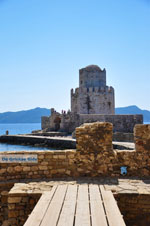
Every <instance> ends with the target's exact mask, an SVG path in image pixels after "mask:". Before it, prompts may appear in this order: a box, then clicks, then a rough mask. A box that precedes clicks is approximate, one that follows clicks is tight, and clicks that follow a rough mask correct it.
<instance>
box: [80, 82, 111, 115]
mask: <svg viewBox="0 0 150 226" xmlns="http://www.w3.org/2000/svg"><path fill="white" fill-rule="evenodd" d="M78 98H79V100H78V104H79V107H78V108H79V112H78V113H79V114H106V115H109V114H114V108H115V103H114V89H113V88H112V87H108V86H106V87H95V88H94V87H89V88H84V87H83V88H82V87H81V88H79V97H78Z"/></svg>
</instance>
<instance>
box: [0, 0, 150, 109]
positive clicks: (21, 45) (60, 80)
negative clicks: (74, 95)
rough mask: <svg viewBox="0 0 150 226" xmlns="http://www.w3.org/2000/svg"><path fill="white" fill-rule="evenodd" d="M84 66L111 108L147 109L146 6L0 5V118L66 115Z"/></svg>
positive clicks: (68, 1) (59, 0) (36, 1)
mask: <svg viewBox="0 0 150 226" xmlns="http://www.w3.org/2000/svg"><path fill="white" fill-rule="evenodd" d="M89 64H97V65H99V66H100V67H101V68H102V69H103V68H106V71H107V84H108V85H112V86H113V87H114V88H115V95H116V96H115V97H116V98H115V99H116V107H121V106H128V105H138V106H139V107H140V108H142V109H148V110H150V101H149V99H150V1H149V0H55V1H54V0H53V1H52V0H0V112H5V111H18V110H22V109H30V108H35V107H37V106H39V107H46V108H51V107H54V108H56V109H57V110H58V111H60V110H61V109H66V110H67V109H69V107H70V89H71V88H75V87H77V86H78V70H79V69H80V68H82V67H85V66H87V65H89Z"/></svg>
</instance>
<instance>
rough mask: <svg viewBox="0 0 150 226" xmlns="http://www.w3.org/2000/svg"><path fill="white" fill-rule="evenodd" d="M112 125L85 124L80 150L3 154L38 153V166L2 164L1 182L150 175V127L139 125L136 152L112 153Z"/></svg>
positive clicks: (78, 134) (78, 133) (80, 133)
mask: <svg viewBox="0 0 150 226" xmlns="http://www.w3.org/2000/svg"><path fill="white" fill-rule="evenodd" d="M112 129H113V126H112V124H111V123H107V122H96V123H86V124H84V125H83V126H80V127H78V128H77V129H76V138H77V149H76V150H60V151H47V150H46V151H23V152H22V151H20V152H12V151H11V152H1V154H2V155H6V154H9V155H14V154H15V155H18V154H19V155H20V154H37V156H38V162H37V163H0V180H1V181H6V180H20V179H41V178H58V177H61V178H62V177H81V176H90V177H97V176H111V177H119V176H120V175H121V174H120V167H121V166H126V167H127V176H139V177H140V176H141V177H144V176H150V138H149V134H150V125H136V126H135V129H134V139H135V150H132V151H131V150H130V151H129V150H113V146H112V135H113V131H112Z"/></svg>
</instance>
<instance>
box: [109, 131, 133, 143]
mask: <svg viewBox="0 0 150 226" xmlns="http://www.w3.org/2000/svg"><path fill="white" fill-rule="evenodd" d="M113 141H119V142H132V143H133V142H134V135H133V133H121V132H116V133H113Z"/></svg>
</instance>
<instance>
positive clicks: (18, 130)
mask: <svg viewBox="0 0 150 226" xmlns="http://www.w3.org/2000/svg"><path fill="white" fill-rule="evenodd" d="M39 129H41V123H16V124H0V135H4V134H6V130H8V131H9V135H16V134H25V133H31V132H32V130H39Z"/></svg>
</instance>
